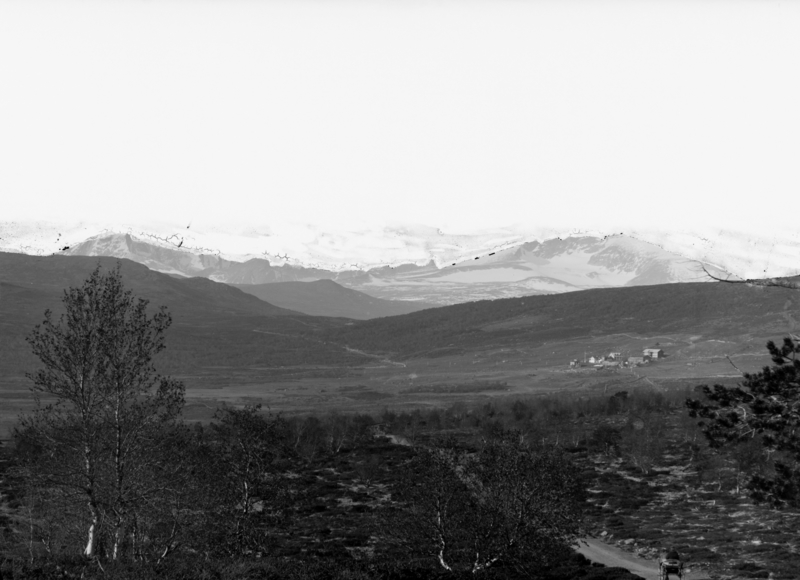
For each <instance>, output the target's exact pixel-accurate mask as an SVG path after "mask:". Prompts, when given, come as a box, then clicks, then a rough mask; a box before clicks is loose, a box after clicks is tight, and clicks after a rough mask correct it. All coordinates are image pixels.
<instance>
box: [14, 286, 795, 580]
mask: <svg viewBox="0 0 800 580" xmlns="http://www.w3.org/2000/svg"><path fill="white" fill-rule="evenodd" d="M118 282H119V277H117V278H116V279H115V278H114V277H113V275H112V277H111V279H105V278H101V277H99V275H98V277H96V278H95V279H94V282H92V281H91V280H90V281H89V282H88V284H89V286H85V287H84V289H83V292H84V293H83V294H81V292H80V291H76V292H73V293H72V294H71V295H68V298H69V296H72V301H73V302H72V304H71V305H72V306H75V310H74V312H72V315H73V319H72V320H73V322H74V325H73V326H74V328H72V327H69V328H72V330H76V332H73V333H72V334H71V335H69V338H68V340H61V338H60V337H63V336H67V335H65V334H63V333H62V334H59V332H61V331H60V330H58V329H57V326H56V323H55V322H52V321H51V322H50V323H49V324H50V325H49V326H48V323H46V324H45V325H44V326H43V327H42V328H41V329H40V330H36V331H34V332H33V334H32V335H31V345H32V346H33V350H34V353H36V354H37V355H38V356H39V358H40V359H41V362H42V364H43V365H44V367H43V369H42V371H41V372H38V373H36V374H34V375H32V378H33V379H34V386H35V388H36V389H38V392H40V393H45V394H47V395H48V396H49V397H50V399H49V400H47V401H42V402H41V404H40V405H39V406H38V407H37V410H36V412H35V413H34V414H33V415H31V416H29V417H27V418H23V419H22V420H21V421H20V422H19V424H18V426H17V429H16V431H15V435H14V439H13V441H12V443H11V445H9V446H6V447H2V448H0V531H1V533H0V578H3V579H5V578H24V579H29V578H42V579H50V578H53V579H54V578H100V577H103V578H106V577H113V578H187V579H188V578H220V579H228V578H230V579H233V578H290V579H291V578H296V579H312V578H314V579H316V578H319V579H323V578H325V579H334V578H341V579H345V578H348V579H360V578H364V579H366V578H370V579H372V578H385V579H387V580H388V579H397V580H401V579H411V578H467V577H469V578H475V577H483V578H504V579H512V578H539V579H541V580H547V579H550V580H561V579H563V580H566V579H568V578H586V579H588V580H592V579H604V580H613V579H623V580H627V579H630V580H632V579H633V578H635V576H633V575H631V574H630V573H628V572H626V571H624V570H620V569H613V568H605V567H602V566H597V565H592V564H590V563H589V562H588V561H586V560H585V558H583V557H582V556H580V555H578V554H575V553H574V552H573V551H572V549H571V546H570V545H571V543H572V542H573V541H574V540H575V539H576V538H577V537H580V536H581V535H583V534H585V533H589V534H593V535H595V536H596V537H600V538H603V539H605V540H606V541H608V542H611V543H615V544H617V545H620V546H623V547H625V548H626V549H629V550H631V551H634V552H636V553H638V554H639V555H641V556H643V557H647V558H655V557H656V555H657V554H658V553H659V552H660V551H661V549H663V548H665V547H667V546H669V547H672V548H676V549H677V550H678V551H679V552H681V554H682V555H683V557H684V559H685V561H686V564H687V566H688V567H689V568H690V569H694V570H695V571H697V570H700V571H703V572H707V573H708V575H710V576H712V577H719V578H735V577H749V578H767V577H769V576H770V574H772V576H773V577H774V578H776V579H778V578H793V577H795V576H796V570H797V567H798V565H800V557H798V555H797V552H798V544H797V538H796V531H795V530H797V529H798V524H800V514H799V513H798V512H797V511H796V509H797V508H796V502H795V501H794V498H795V496H793V495H792V494H793V493H794V488H793V487H792V484H793V482H794V481H795V480H796V477H795V472H794V471H791V469H793V468H794V464H792V463H791V462H790V461H791V460H794V459H796V456H792V455H791V453H792V452H793V450H795V449H796V448H795V447H792V445H794V443H795V440H794V439H792V437H793V435H791V436H788V438H782V437H784V436H787V432H786V430H785V429H784V428H783V427H781V423H780V420H781V418H783V420H784V423H785V424H787V425H794V422H793V421H794V419H792V417H793V415H791V413H794V412H795V411H796V406H795V403H794V401H795V398H796V397H795V396H794V392H795V390H796V385H795V384H794V376H795V375H794V374H793V373H794V371H793V370H791V369H796V368H797V367H798V365H797V364H795V363H794V362H793V360H792V362H791V363H789V362H788V361H789V359H790V358H792V357H793V356H794V353H795V352H796V349H795V348H794V346H793V345H792V344H791V343H787V344H785V345H784V349H783V350H780V351H778V350H777V349H775V348H773V351H774V352H773V353H772V354H773V356H774V357H778V355H780V360H775V361H774V362H775V363H776V365H778V367H786V368H783V370H781V369H780V368H778V369H775V370H773V371H769V372H767V371H765V372H764V373H763V374H761V375H758V376H755V375H754V376H748V377H745V382H744V383H743V387H744V388H740V390H739V391H736V390H734V391H729V390H726V388H725V387H724V386H722V385H720V386H719V387H715V388H714V389H702V388H700V389H696V388H695V387H694V385H692V386H688V387H687V386H686V384H683V383H679V382H675V383H674V384H668V383H665V382H662V383H661V384H660V385H659V386H657V387H656V386H648V387H642V386H638V387H636V386H635V383H634V382H631V381H628V382H626V383H624V385H625V387H624V388H623V387H622V386H621V385H623V383H621V382H620V383H615V382H614V379H613V378H612V379H609V382H608V384H607V385H606V386H605V388H604V389H603V390H602V392H600V391H593V392H587V391H583V392H582V393H581V394H580V395H578V394H575V393H561V394H548V395H542V396H529V397H519V396H506V397H504V396H503V395H502V393H503V389H502V388H501V387H503V385H502V383H499V382H498V383H496V384H495V383H487V384H485V385H481V391H482V392H484V391H487V390H488V391H491V392H492V394H493V395H494V396H493V397H492V398H491V399H488V400H486V401H485V402H482V403H480V404H472V405H468V404H466V403H463V402H459V403H455V404H452V405H451V406H449V407H447V408H426V409H417V410H406V411H399V410H396V409H392V408H386V409H385V410H384V411H383V412H382V413H376V414H372V415H367V414H359V415H355V414H344V413H322V414H316V415H313V414H308V415H304V416H293V417H283V416H280V415H273V414H270V413H268V412H264V411H263V410H262V409H261V408H260V407H258V406H257V405H251V406H245V407H239V408H234V407H222V408H220V409H219V410H218V412H217V413H216V415H215V416H214V419H213V420H212V421H211V422H210V423H207V424H191V425H190V424H187V423H184V422H183V421H182V419H181V415H180V413H179V411H180V407H181V405H182V403H183V398H182V393H183V391H182V386H181V385H180V384H178V383H177V382H175V381H171V380H170V379H164V378H162V377H159V376H157V375H155V374H153V373H152V372H151V371H152V367H151V366H150V356H151V355H155V354H157V352H158V350H160V348H162V347H163V345H164V343H162V342H161V341H160V336H161V333H163V332H164V331H165V330H166V329H167V327H168V326H169V324H168V319H167V318H164V317H163V316H162V317H160V318H159V317H156V318H149V319H148V317H147V315H146V308H145V307H144V306H141V308H140V309H139V310H136V308H138V307H137V306H136V305H135V304H134V303H133V302H132V301H131V300H129V298H130V297H129V296H128V295H126V294H125V293H124V292H122V293H120V292H119V291H121V287H118V288H117V291H118V292H117V293H116V294H115V293H114V288H113V287H111V286H113V284H116V283H118ZM92 284H94V286H96V288H94V290H100V291H101V292H100V293H99V294H97V296H100V297H101V298H102V296H103V294H102V291H108V292H110V293H111V294H112V295H114V296H116V298H118V299H120V300H119V301H118V302H116V303H115V304H117V305H118V306H119V309H116V308H105V307H101V308H99V309H98V310H93V309H92V307H91V300H89V299H88V298H87V295H86V292H88V291H89V290H92V291H94V290H93V287H92ZM104 284H105V285H106V286H104ZM108 284H111V286H108ZM687 291H688V290H687ZM592 296H594V297H595V298H596V297H601V298H602V297H603V296H604V295H603V294H602V293H596V294H593V295H592ZM100 304H101V306H102V304H103V300H100ZM509 304H511V303H507V304H505V306H503V305H502V304H501V305H500V306H503V307H504V308H507V307H508V305H509ZM514 304H516V303H514ZM522 304H523V302H522V301H520V302H519V305H520V306H522ZM538 304H540V305H544V306H546V307H547V308H555V307H556V306H558V304H559V302H558V301H557V300H555V299H552V300H551V299H550V298H547V300H542V301H539V302H538ZM126 305H127V306H126ZM512 305H513V304H512ZM548 305H551V306H548ZM67 306H68V307H69V306H70V304H67ZM544 306H543V308H544ZM131 308H133V310H130V309H131ZM464 308H465V309H466V310H465V313H466V314H469V312H471V311H470V310H469V309H470V308H472V307H468V306H466V305H465V306H464ZM66 312H67V313H68V314H69V313H70V312H71V311H70V310H69V308H67V309H66ZM119 312H123V314H124V313H125V312H129V313H131V312H132V313H133V314H135V315H136V316H138V317H139V318H136V316H134V318H133V319H131V318H125V316H122V318H119V317H118V314H119ZM137 312H138V314H136V313H137ZM559 312H561V313H562V314H564V316H566V311H564V312H562V311H559V310H558V309H557V308H556V310H553V311H552V312H551V314H553V313H555V314H559ZM659 312H660V311H659V310H657V309H656V310H653V309H652V308H651V309H650V310H649V311H648V316H651V317H653V316H655V317H656V318H657V317H659V316H662V314H663V313H661V314H659ZM523 314H524V313H523ZM555 314H554V315H555ZM643 315H644V314H643ZM664 316H665V315H664ZM103 317H107V318H108V320H111V321H112V322H113V320H117V321H118V322H117V323H120V321H122V322H124V324H128V325H129V329H131V330H132V331H131V332H123V333H120V335H119V336H118V337H117V338H118V339H119V340H117V339H115V338H114V336H115V332H116V331H115V330H114V329H115V326H114V325H113V324H112V325H111V326H109V327H106V326H103V324H102V323H99V322H98V321H102V320H105V318H103ZM115 317H116V318H115ZM467 318H469V317H467ZM136 320H138V324H139V326H136V324H134V322H136ZM148 320H149V322H148ZM430 320H431V321H433V322H432V324H434V327H435V324H436V320H437V319H436V316H435V311H434V315H433V316H432V317H431V318H430ZM576 320H577V319H576ZM659 320H660V319H659ZM96 322H98V323H97V324H95V323H96ZM115 324H116V323H115ZM387 324H393V323H391V322H390V323H387ZM469 324H470V325H471V326H470V328H472V330H469V331H467V330H465V329H461V330H458V329H456V331H457V333H458V334H461V331H462V330H464V332H465V333H464V334H463V336H464V337H465V338H464V340H465V341H469V340H471V339H470V337H469V336H470V332H472V333H473V334H474V333H480V332H485V331H484V330H480V329H479V328H478V326H476V324H478V325H479V324H483V322H482V321H481V320H478V321H477V322H476V321H475V320H472V321H471V322H469ZM131 325H132V326H131ZM67 326H69V325H67ZM60 328H61V330H64V328H66V327H60ZM137 328H138V331H137V332H140V334H141V336H145V337H150V338H148V339H147V340H145V341H144V343H136V341H133V342H131V337H132V336H134V335H136V332H133V330H136V329H137ZM363 328H371V327H370V326H369V325H367V326H363V327H358V328H355V330H354V331H353V332H355V333H356V334H350V335H348V336H349V337H354V336H356V335H357V334H358V333H360V332H362V330H361V329H363ZM571 328H572V327H571ZM53 329H56V330H53ZM573 329H575V330H576V331H577V330H580V329H579V328H578V327H577V326H575V327H574V328H573ZM399 330H402V329H399ZM451 330H452V328H450V329H444V328H443V330H442V332H441V333H439V334H440V335H439V336H438V338H436V341H435V342H436V343H437V344H439V343H441V344H443V345H444V346H443V347H447V345H446V344H445V343H446V342H447V341H448V340H450V338H448V336H449V335H448V333H450V331H451ZM84 331H85V332H84ZM212 331H213V329H212V328H211V327H209V332H212ZM456 331H454V332H456ZM489 331H490V332H493V333H496V332H505V331H503V330H502V329H498V328H493V329H490V330H489ZM403 332H404V331H403ZM403 332H399V334H398V335H397V336H398V337H399V338H397V340H399V341H400V342H402V341H403V340H405V339H404V338H402V335H403ZM509 332H510V331H509ZM554 332H555V331H554ZM93 333H94V334H93ZM98 333H99V334H98ZM434 334H436V333H435V332H434ZM512 334H513V333H512ZM512 334H508V337H512ZM386 336H388V335H386ZM362 338H363V339H364V340H369V339H370V335H369V333H367V334H364V335H363V336H362ZM512 338H513V339H514V340H517V339H522V338H523V337H522V336H521V335H513V337H512ZM528 338H530V337H528ZM307 339H308V338H297V340H307ZM148 340H150V342H149V343H148ZM292 340H295V339H292ZM315 340H316V339H315ZM393 340H394V339H393ZM120 341H121V342H120ZM400 342H398V343H397V345H400ZM120 344H123V345H124V346H125V348H121V349H120V348H117V347H119V345H120ZM136 344H139V346H142V344H144V348H143V349H139V347H137V346H136ZM147 344H150V347H147ZM353 344H354V345H356V346H358V345H359V344H360V343H353ZM411 344H412V343H411V342H409V343H408V345H407V346H409V348H410V345H411ZM431 344H432V345H433V343H431ZM397 345H395V346H397ZM373 346H378V345H377V344H373ZM387 346H390V345H388V343H387ZM392 348H394V346H392ZM398 348H401V350H402V349H404V348H406V346H403V345H400V347H398ZM787 349H788V350H787ZM290 350H291V348H290ZM354 356H356V355H354ZM87 357H88V358H87ZM87 361H88V362H87ZM137 361H138V362H137ZM129 363H130V364H129ZM82 365H83V366H82ZM78 371H80V372H78ZM84 371H86V372H84ZM320 371H321V372H325V369H320ZM84 379H88V382H85V381H84ZM82 381H84V382H82ZM495 385H496V386H497V388H496V389H487V387H492V386H495ZM639 385H641V383H639ZM409 388H410V389H411V388H413V389H420V388H428V389H430V388H436V389H442V390H444V391H446V392H452V393H462V392H468V391H469V390H470V389H473V388H475V385H466V384H463V385H462V384H456V383H453V384H450V383H447V384H444V383H442V384H437V385H433V386H430V385H428V386H414V387H409ZM762 391H763V392H762ZM354 392H361V391H354ZM592 393H594V394H592ZM777 395H781V396H783V397H784V399H785V400H780V401H777V399H776V398H775V397H776V396H777ZM737 397H738V398H737ZM753 397H754V398H753ZM759 397H762V398H761V399H759ZM793 397H794V398H793ZM687 399H691V400H693V401H697V402H696V403H691V404H690V407H691V408H692V409H693V410H694V411H695V412H696V413H697V414H699V415H700V418H704V419H705V420H706V425H705V426H700V425H698V418H693V417H691V416H690V415H689V413H688V412H687V409H686V400H687ZM53 400H54V401H55V404H54V405H51V404H50V401H53ZM759 401H760V402H759ZM742 405H744V406H745V407H741V406H742ZM748 405H749V407H748ZM728 408H736V409H738V408H746V410H747V412H748V415H747V416H748V417H749V416H750V413H753V412H754V413H755V416H756V417H757V418H760V419H759V420H762V422H761V423H759V422H758V421H756V422H737V421H735V420H734V418H733V417H732V416H730V415H728V414H726V409H728ZM738 412H739V411H737V413H738ZM760 412H761V414H759V413H760ZM735 416H736V417H744V416H745V415H741V414H739V415H735ZM776 417H777V419H776ZM720 418H721V421H718V420H719V419H720ZM715 421H716V422H715ZM742 426H744V427H745V428H746V429H745V431H741V430H739V431H737V429H739V428H740V427H742ZM729 428H732V429H734V431H730V430H728V431H726V429H729ZM748 429H749V430H748ZM731 433H734V435H735V436H727V435H728V434H731ZM742 433H745V434H746V435H747V437H743V436H741V434H742ZM720 441H723V442H724V443H725V444H724V445H718V444H717V443H718V442H720ZM787 469H788V471H787ZM787 476H788V477H787ZM765 482H766V483H765ZM776 486H777V487H776ZM765 490H766V491H765ZM767 492H769V493H767ZM759 494H760V495H759ZM775 499H778V500H780V501H774V500H775ZM762 500H772V503H771V504H770V503H769V502H763V501H762ZM759 501H762V503H758V502H759ZM776 505H781V507H782V509H781V510H776V509H773V506H776Z"/></svg>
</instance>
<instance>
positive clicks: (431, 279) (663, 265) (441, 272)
mask: <svg viewBox="0 0 800 580" xmlns="http://www.w3.org/2000/svg"><path fill="white" fill-rule="evenodd" d="M62 253H64V254H68V255H81V256H115V257H119V258H128V259H131V260H134V261H136V262H139V263H142V264H144V265H146V266H148V267H149V268H151V269H153V270H157V271H160V272H165V273H169V274H173V275H179V276H202V277H206V278H210V279H211V280H215V281H217V282H226V283H234V284H264V283H270V282H289V281H300V282H302V281H306V282H309V281H314V280H334V281H336V282H337V283H339V284H341V285H343V286H345V287H348V288H352V289H354V290H359V291H361V292H364V293H366V294H369V295H371V296H374V297H376V298H384V299H395V300H397V299H399V300H413V301H424V302H428V303H432V304H440V305H444V304H454V303H458V302H466V301H470V300H481V299H493V298H507V297H513V296H526V295H533V294H549V293H560V292H570V291H574V290H583V289H588V288H605V287H616V286H637V285H649V284H668V283H673V282H702V281H709V280H710V279H711V278H709V276H708V275H707V274H706V272H705V271H704V269H705V270H706V271H708V272H709V273H711V274H712V275H714V276H717V277H726V276H728V275H729V274H728V273H727V272H726V271H724V270H723V269H721V268H718V267H716V266H714V265H711V264H705V263H702V262H699V261H696V260H690V259H687V258H685V257H682V256H680V255H677V254H675V253H671V252H668V251H666V250H663V249H662V248H660V247H658V246H656V245H654V244H650V243H647V242H643V241H640V240H636V239H633V238H630V237H627V236H624V235H616V236H607V237H605V238H598V237H593V236H580V237H568V238H563V239H562V238H554V239H550V240H546V241H544V242H537V241H534V242H528V243H523V244H520V245H516V246H512V247H508V248H505V249H501V250H498V251H494V252H488V253H486V254H484V255H482V256H476V257H474V258H473V259H471V260H466V261H461V262H451V263H450V264H443V265H441V266H438V265H437V264H436V263H435V262H434V261H430V262H428V263H427V264H424V265H416V264H406V265H401V266H397V267H390V266H384V267H379V268H370V269H364V270H360V269H353V270H341V271H336V270H331V269H325V268H308V267H303V266H295V265H290V264H286V263H284V264H282V265H275V264H273V263H271V261H270V260H267V259H263V258H251V259H249V260H244V261H234V260H229V259H226V258H223V257H221V256H219V255H208V254H201V253H196V252H192V251H189V250H188V249H185V248H183V247H175V245H171V244H168V243H154V242H153V241H145V240H141V239H137V238H136V237H135V236H132V235H130V234H106V235H98V236H93V237H90V238H89V239H87V240H85V241H83V242H81V243H79V244H76V245H73V246H70V247H69V248H68V249H64V250H63V251H62Z"/></svg>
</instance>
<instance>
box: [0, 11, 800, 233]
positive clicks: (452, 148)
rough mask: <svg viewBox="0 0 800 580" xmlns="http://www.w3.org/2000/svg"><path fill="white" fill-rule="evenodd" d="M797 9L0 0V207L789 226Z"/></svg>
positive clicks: (74, 214) (24, 213) (72, 212)
mask: <svg viewBox="0 0 800 580" xmlns="http://www.w3.org/2000/svg"><path fill="white" fill-rule="evenodd" d="M798 30H800V2H795V1H763V0H759V1H735V0H725V1H722V0H719V1H710V0H698V1H688V0H687V1H678V0H664V1H645V0H637V1H626V2H621V1H616V2H612V1H602V0H599V1H578V0H554V1H546V0H541V1H537V0H530V1H511V0H485V1H470V0H457V1H452V2H450V1H417V0H370V1H367V0H364V1H360V2H355V1H349V0H325V1H322V0H317V1H311V0H286V1H277V0H261V1H256V0H253V1H243V0H216V1H209V0H185V1H174V0H173V1H170V0H157V1H131V0H105V1H102V2H99V1H74V0H58V1H53V2H44V1H40V0H16V1H13V0H0V220H3V221H6V220H12V219H13V220H35V219H46V220H54V221H58V220H86V219H89V220H92V221H95V222H109V223H113V222H116V221H131V220H133V221H136V222H138V223H144V222H147V221H148V220H153V221H161V222H171V223H183V222H186V223H189V222H190V221H192V222H194V223H195V224H198V225H202V224H205V225H209V224H221V223H229V222H230V223H233V222H238V223H240V224H251V225H254V226H260V225H269V224H273V225H274V224H277V223H300V224H302V223H317V224H322V225H323V226H329V227H331V228H336V227H340V226H343V225H356V226H363V225H369V224H373V223H374V224H377V223H386V222H393V223H404V222H408V223H423V224H428V225H431V226H435V227H442V228H445V229H448V228H449V230H451V231H454V232H455V231H459V232H467V231H469V230H470V229H475V228H487V227H499V226H508V225H512V224H522V225H523V226H525V227H528V226H530V227H533V226H537V227H543V226H548V227H569V228H588V229H598V230H606V231H614V230H615V229H616V230H620V229H622V228H626V227H627V228H631V227H635V228H638V229H643V228H645V229H646V228H657V229H662V230H665V229H666V230H668V229H670V228H677V227H690V226H691V227H694V226H700V225H702V226H710V227H717V228H718V227H726V228H734V229H737V228H738V229H751V230H752V229H759V230H761V231H764V232H766V233H767V234H769V233H770V232H771V231H773V230H772V229H771V228H773V227H774V226H775V225H777V226H780V227H783V228H791V227H793V225H794V222H795V221H796V219H797V218H796V214H797V211H796V209H795V207H796V203H797V200H798V185H799V184H800V105H798V103H800V34H798Z"/></svg>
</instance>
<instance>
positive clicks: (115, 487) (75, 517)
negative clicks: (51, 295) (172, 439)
mask: <svg viewBox="0 0 800 580" xmlns="http://www.w3.org/2000/svg"><path fill="white" fill-rule="evenodd" d="M62 302H63V307H64V314H63V315H62V316H61V317H60V318H59V319H58V321H55V320H54V317H53V314H52V312H51V311H50V310H47V311H46V312H45V319H44V322H43V323H42V324H40V325H37V326H36V327H35V329H34V330H33V332H32V333H31V334H30V335H29V337H28V339H27V340H28V343H29V344H30V346H31V348H32V350H33V353H34V354H35V355H36V356H37V357H38V358H39V360H40V361H41V365H42V366H41V368H39V369H38V370H36V371H35V372H33V373H29V374H28V375H27V376H28V378H29V379H30V380H31V381H32V382H33V386H32V391H33V394H34V397H35V400H36V408H35V409H34V411H33V412H32V413H31V414H30V415H28V416H26V417H23V418H21V419H20V422H19V424H18V426H17V428H16V430H15V438H16V440H17V444H18V446H20V447H21V448H23V449H27V452H26V453H24V454H23V469H25V470H26V475H27V477H28V479H29V483H30V485H33V486H38V487H39V488H40V490H46V492H47V494H48V495H49V496H51V497H53V498H57V499H58V503H59V504H61V505H68V506H70V507H69V509H67V510H64V511H62V512H61V513H60V514H49V515H50V516H58V517H60V518H61V519H62V520H64V519H66V520H67V521H64V527H65V528H70V529H72V530H75V529H76V528H77V529H82V530H83V531H82V541H81V542H80V546H81V547H80V551H81V552H82V553H83V555H85V556H87V557H95V556H98V555H102V556H103V557H106V558H109V559H117V558H119V557H120V556H121V555H122V549H123V546H124V545H126V543H127V544H135V543H136V541H137V538H136V537H135V536H136V534H137V526H136V521H137V517H136V516H137V513H139V512H140V511H141V509H142V507H143V506H144V505H146V504H148V503H152V502H153V501H154V500H155V498H154V496H155V495H157V494H158V493H160V491H162V488H163V486H162V483H161V482H160V481H159V480H158V478H157V477H154V475H153V474H154V473H155V472H158V471H159V470H162V471H163V469H162V468H163V466H158V465H155V464H154V461H155V458H157V457H158V454H157V453H153V450H154V448H155V447H156V446H158V445H159V444H160V442H161V441H162V440H163V433H164V430H165V429H167V428H168V427H169V426H170V425H171V424H173V423H174V422H175V421H176V419H177V418H178V415H179V414H180V411H181V408H182V406H183V398H184V388H183V385H182V384H181V383H180V382H177V381H174V380H171V379H169V378H164V377H162V376H160V375H158V374H157V373H156V371H155V368H154V365H153V357H154V356H155V355H156V354H158V353H159V352H160V351H162V350H163V349H164V333H165V331H166V330H167V328H169V326H170V323H171V317H170V315H169V314H168V313H167V311H166V309H165V308H164V307H162V308H160V309H158V310H157V311H156V312H155V313H154V314H152V315H150V314H149V313H148V301H147V300H143V299H136V298H135V297H134V296H133V294H132V292H131V291H129V290H126V289H125V288H124V286H123V281H122V275H121V271H120V265H119V263H118V265H117V267H116V268H115V269H114V270H111V271H109V272H107V273H103V272H101V270H100V266H98V267H97V268H96V269H95V270H94V272H92V274H91V275H90V277H89V278H88V279H87V280H86V281H85V282H84V284H83V286H81V287H77V288H70V289H69V290H67V291H65V292H64V296H63V299H62ZM43 516H44V517H47V516H48V514H43ZM73 536H74V533H73ZM99 546H102V551H103V553H102V554H98V547H99Z"/></svg>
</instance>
